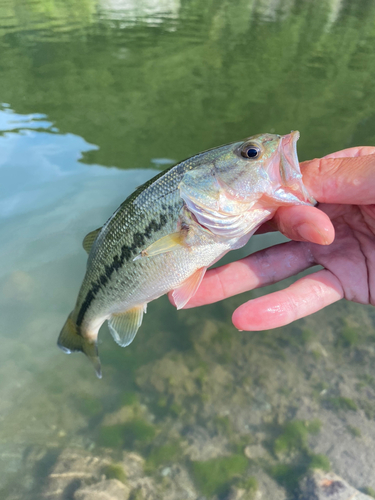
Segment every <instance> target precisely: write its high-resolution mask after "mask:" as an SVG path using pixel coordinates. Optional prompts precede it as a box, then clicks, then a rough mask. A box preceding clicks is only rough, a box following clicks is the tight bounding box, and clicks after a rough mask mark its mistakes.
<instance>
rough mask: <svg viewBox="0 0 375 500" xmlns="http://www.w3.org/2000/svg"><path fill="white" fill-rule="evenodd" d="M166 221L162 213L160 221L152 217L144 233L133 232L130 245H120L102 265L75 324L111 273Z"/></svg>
mask: <svg viewBox="0 0 375 500" xmlns="http://www.w3.org/2000/svg"><path fill="white" fill-rule="evenodd" d="M167 222H168V219H167V217H166V216H165V215H164V214H161V215H160V221H159V222H157V221H156V220H155V219H153V220H152V221H151V222H150V223H149V224H148V225H147V227H146V228H145V230H144V233H143V234H142V233H139V232H137V233H134V235H133V242H132V244H131V245H130V246H128V245H123V246H122V247H121V253H120V255H115V256H114V258H113V261H112V263H111V264H107V265H106V266H105V267H104V274H101V275H100V276H99V278H98V280H97V281H96V282H95V283H93V285H92V287H91V289H90V291H89V292H88V293H87V295H86V297H85V300H84V301H83V303H82V306H81V308H80V310H79V313H78V317H77V325H78V326H81V324H82V321H83V318H84V316H85V314H86V311H87V310H88V308H89V307H90V304H91V302H92V301H93V300H94V298H95V296H96V294H97V293H98V292H99V290H100V289H101V288H103V287H104V286H105V285H106V284H107V283H108V281H109V280H110V279H111V276H112V274H113V273H114V272H115V271H117V270H118V269H120V267H122V266H123V265H124V262H125V261H129V260H130V258H131V257H132V255H134V254H136V251H137V250H138V249H140V248H142V247H144V246H145V243H146V239H149V238H150V237H151V235H152V233H155V232H157V231H160V229H161V228H162V227H164V226H165V225H166V224H167Z"/></svg>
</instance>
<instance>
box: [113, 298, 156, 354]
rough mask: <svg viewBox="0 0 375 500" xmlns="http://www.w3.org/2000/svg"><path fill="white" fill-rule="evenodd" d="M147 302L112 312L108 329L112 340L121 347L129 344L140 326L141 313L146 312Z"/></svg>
mask: <svg viewBox="0 0 375 500" xmlns="http://www.w3.org/2000/svg"><path fill="white" fill-rule="evenodd" d="M146 308H147V304H141V305H140V306H135V307H133V308H132V309H129V310H128V311H125V312H123V313H120V314H112V316H111V318H110V320H109V321H108V326H109V331H110V332H111V335H112V337H113V340H115V342H117V343H118V345H120V346H121V347H126V346H127V345H129V344H131V343H132V342H133V340H134V337H135V336H136V334H137V331H138V328H139V327H140V326H141V323H142V318H143V313H145V312H146Z"/></svg>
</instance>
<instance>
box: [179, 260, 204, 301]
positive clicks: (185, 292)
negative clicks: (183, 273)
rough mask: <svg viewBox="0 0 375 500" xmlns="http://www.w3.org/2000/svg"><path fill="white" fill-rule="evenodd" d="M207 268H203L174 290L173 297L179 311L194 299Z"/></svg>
mask: <svg viewBox="0 0 375 500" xmlns="http://www.w3.org/2000/svg"><path fill="white" fill-rule="evenodd" d="M206 270H207V267H201V268H200V269H198V270H197V271H195V273H194V274H192V275H191V276H189V277H188V278H187V279H186V280H185V281H184V282H183V283H182V284H181V285H180V286H179V287H178V288H176V289H175V290H173V292H172V297H173V300H174V303H175V305H176V307H177V309H182V308H183V307H184V305H186V304H187V303H188V302H189V300H190V299H191V298H192V297H193V295H194V294H195V292H196V291H197V290H198V287H199V285H200V284H201V282H202V279H203V276H204V275H205V273H206Z"/></svg>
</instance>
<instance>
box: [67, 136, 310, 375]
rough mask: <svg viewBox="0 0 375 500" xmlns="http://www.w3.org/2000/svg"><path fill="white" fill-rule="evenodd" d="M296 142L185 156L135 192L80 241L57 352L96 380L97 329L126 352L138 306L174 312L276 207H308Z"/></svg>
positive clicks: (250, 142) (269, 139) (244, 144)
mask: <svg viewBox="0 0 375 500" xmlns="http://www.w3.org/2000/svg"><path fill="white" fill-rule="evenodd" d="M297 139H298V133H297V132H293V133H292V134H289V135H287V136H278V135H275V134H261V135H259V136H254V137H251V138H249V139H247V140H246V141H241V142H237V143H232V144H229V145H225V146H221V147H219V148H214V149H212V150H209V151H206V152H203V153H200V154H198V155H195V156H193V157H192V158H189V159H188V160H185V161H183V162H181V163H179V164H178V165H176V166H174V167H171V168H170V169H168V170H167V171H164V172H161V173H160V174H158V175H157V176H156V177H154V178H153V179H151V180H150V181H148V182H147V183H145V184H144V185H143V186H140V187H139V188H138V189H137V190H136V191H135V192H134V193H133V194H131V195H130V196H129V197H128V198H127V199H126V200H125V201H124V202H123V203H122V204H121V205H120V207H119V208H118V209H117V210H116V212H115V213H114V214H113V215H112V217H110V219H109V220H108V221H107V222H106V223H105V224H104V226H103V227H102V228H101V229H99V230H97V231H96V232H93V233H92V234H91V235H90V234H89V235H88V237H89V238H88V237H86V238H88V239H87V241H88V242H89V243H90V245H92V246H91V248H87V249H88V250H89V251H90V253H89V257H88V261H87V269H86V275H85V277H84V280H83V283H82V286H81V289H80V292H79V294H78V299H77V302H76V306H75V309H74V310H73V311H72V313H71V314H70V316H69V318H68V320H67V322H66V324H65V325H64V328H63V330H62V332H61V334H60V337H59V341H58V344H59V346H60V347H61V348H63V349H64V350H65V351H66V352H73V351H82V352H84V353H85V354H87V355H88V357H89V358H90V359H91V361H92V362H93V364H94V366H95V369H96V372H97V375H98V376H100V375H101V371H100V363H99V358H98V353H97V335H98V331H99V328H100V326H101V325H102V323H103V322H104V321H105V320H108V321H109V327H110V331H111V333H112V335H113V337H114V339H115V340H116V342H118V343H119V344H120V345H122V346H126V345H128V344H129V343H130V342H131V341H132V340H133V338H134V336H135V334H136V332H137V330H138V328H139V326H140V324H141V322H142V315H143V313H144V312H145V310H146V306H147V303H148V302H150V301H152V300H154V299H156V298H158V297H160V296H161V295H163V294H165V293H167V292H169V291H171V290H174V292H173V297H174V300H175V303H176V305H177V306H178V307H183V305H184V304H185V303H186V302H187V301H188V300H189V299H190V298H191V297H192V296H193V295H194V293H195V291H196V289H197V287H198V286H199V283H200V281H201V279H202V278H203V276H204V273H205V270H206V269H207V267H209V266H210V265H212V264H213V263H214V262H216V261H217V260H218V259H219V258H220V257H221V256H222V255H224V254H225V253H226V252H228V251H229V250H231V249H235V248H240V247H241V246H243V245H244V244H245V243H246V242H247V241H248V239H249V238H250V236H251V234H253V232H254V231H255V230H256V229H257V227H259V225H260V224H261V223H263V222H264V221H265V220H267V219H268V218H270V217H271V216H272V215H273V214H274V212H275V211H276V209H277V207H278V206H281V205H288V204H306V203H310V204H311V203H313V200H312V199H311V198H310V197H309V195H308V193H307V192H306V190H305V188H304V186H303V184H302V180H301V174H300V171H299V165H298V160H297V156H296V149H295V143H296V141H297ZM86 238H85V241H86ZM92 241H93V243H92ZM84 244H85V242H84Z"/></svg>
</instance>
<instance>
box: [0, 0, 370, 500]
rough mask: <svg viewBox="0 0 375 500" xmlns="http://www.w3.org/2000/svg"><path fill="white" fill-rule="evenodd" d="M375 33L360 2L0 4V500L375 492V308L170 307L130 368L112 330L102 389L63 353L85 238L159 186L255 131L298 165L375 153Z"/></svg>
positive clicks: (164, 305)
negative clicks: (317, 472) (275, 140)
mask: <svg viewBox="0 0 375 500" xmlns="http://www.w3.org/2000/svg"><path fill="white" fill-rule="evenodd" d="M374 20H375V6H374V4H373V2H370V1H365V0H362V1H354V2H353V1H340V0H333V1H328V0H327V1H319V2H315V1H314V2H312V1H311V2H307V1H306V2H293V1H287V2H284V1H283V2H281V1H280V2H278V1H277V0H276V1H271V0H269V1H267V0H262V1H249V0H246V1H245V0H231V1H229V0H217V1H207V2H198V1H193V0H191V1H187V0H181V1H179V0H160V1H157V0H143V1H141V2H140V1H135V0H113V1H111V0H108V1H105V0H103V1H101V2H92V1H90V0H87V1H85V2H80V3H76V2H73V1H68V2H60V1H54V2H45V1H41V0H39V1H38V0H37V1H33V2H31V1H29V2H22V1H18V2H16V1H14V0H11V1H6V0H0V71H1V78H0V103H2V104H1V105H0V151H1V155H0V169H1V170H0V172H1V186H0V193H1V197H0V217H1V234H2V238H1V243H0V256H1V262H2V266H1V270H0V340H1V349H0V376H1V386H0V418H1V426H0V470H1V474H0V496H1V498H7V499H8V498H9V499H13V500H15V499H30V500H39V499H44V498H45V499H47V498H48V499H49V498H51V499H52V498H57V499H76V500H77V499H78V500H79V499H82V498H90V499H91V498H94V496H93V495H94V493H93V491H99V490H100V489H106V490H107V491H110V488H112V490H111V493H110V495H111V498H114V499H117V498H121V495H122V497H124V496H125V495H126V494H127V493H129V492H130V498H132V499H133V500H135V499H137V500H138V499H141V498H145V499H146V498H149V499H154V498H155V499H156V498H163V499H170V500H177V499H180V498H181V499H184V500H185V499H186V498H192V499H195V498H201V499H202V498H204V497H205V498H207V499H211V498H226V499H229V498H243V499H245V498H251V496H254V495H255V494H256V493H255V492H256V490H258V491H259V492H261V493H262V495H263V498H273V499H276V500H277V499H285V498H294V497H295V496H296V494H297V493H296V492H298V482H299V480H300V479H301V478H302V477H303V476H304V475H306V474H307V473H308V470H310V469H311V468H314V467H316V466H318V465H319V466H320V467H323V468H327V467H328V466H330V467H331V468H332V470H333V471H334V472H336V473H337V474H340V475H341V476H342V477H343V478H344V479H345V480H346V481H348V482H349V483H351V484H352V485H353V486H355V487H356V488H359V489H364V488H369V487H372V488H375V474H374V469H373V463H374V460H375V456H374V451H373V450H374V449H375V447H374V444H375V422H374V418H375V369H374V366H375V364H374V358H375V344H374V340H375V328H374V325H375V314H374V311H373V309H372V308H370V307H364V306H359V305H355V304H349V303H344V302H341V303H339V304H336V305H334V306H332V307H330V308H328V309H326V310H325V311H322V312H320V313H318V314H316V315H314V316H312V317H309V318H306V319H304V320H300V321H298V322H296V323H294V324H292V325H290V326H288V327H285V328H281V329H278V330H275V331H270V332H265V333H246V332H243V333H239V332H237V331H236V330H235V329H234V328H233V327H232V325H231V321H230V318H231V313H232V311H233V310H234V309H235V307H237V306H238V305H239V304H241V303H242V302H244V301H245V300H248V298H250V297H254V296H257V295H258V294H260V293H264V291H256V292H249V293H247V294H243V295H242V296H240V297H235V298H233V299H230V300H227V301H225V302H224V303H222V304H219V305H212V306H208V307H205V308H201V309H199V310H196V311H195V310H194V311H192V310H190V311H180V312H178V313H177V312H176V311H174V310H173V308H172V307H171V306H170V305H169V303H168V301H167V299H166V298H162V299H159V300H158V301H157V302H154V303H152V304H150V307H149V311H148V314H147V315H146V317H145V320H144V324H143V326H142V329H141V330H140V332H139V333H138V335H137V337H136V339H135V341H134V343H133V344H132V345H131V346H130V347H128V348H127V349H120V348H119V347H118V346H116V345H115V344H114V343H113V341H112V340H111V339H110V337H109V334H108V330H107V328H106V327H103V330H102V331H101V334H100V340H101V345H100V351H101V357H102V363H103V372H104V378H103V380H101V381H99V380H97V379H96V378H95V376H94V374H93V371H92V368H91V366H90V365H89V363H88V362H87V360H86V359H85V358H84V357H83V356H81V355H74V356H65V355H64V354H63V353H62V352H60V351H59V350H58V349H57V347H56V345H55V343H56V339H57V335H58V333H59V331H60V328H61V326H62V324H63V323H64V321H65V318H66V315H67V314H68V312H69V311H70V310H71V308H72V306H73V304H74V301H75V297H76V294H77V291H78V289H79V285H80V282H81V280H82V278H83V275H84V269H85V262H86V254H85V252H84V251H83V249H82V248H81V242H82V239H83V237H84V235H85V234H86V233H87V232H89V231H91V230H93V229H95V228H96V227H99V226H100V225H101V224H102V223H103V222H104V221H105V220H106V219H107V218H108V216H109V215H110V214H111V213H112V212H113V211H114V210H115V209H116V208H117V206H118V205H119V204H120V203H121V202H122V201H123V200H124V199H125V197H126V196H127V195H128V194H130V193H131V192H132V191H133V190H134V189H135V187H137V186H138V185H139V184H141V183H143V182H144V181H146V180H147V179H149V178H150V177H152V176H153V175H155V174H156V173H157V171H158V169H162V168H165V167H167V166H169V165H171V164H172V163H173V162H175V161H178V160H181V159H183V158H186V157H188V156H190V155H192V154H194V153H196V152H198V151H201V150H204V149H208V148H210V147H214V146H216V145H219V144H222V143H226V142H230V141H233V140H238V138H241V137H244V136H248V135H251V134H253V133H259V132H261V131H269V132H274V131H275V132H277V133H282V134H284V133H287V132H289V131H290V130H292V129H298V130H300V132H301V139H300V141H299V144H298V149H299V157H300V159H301V160H304V159H307V158H312V157H317V156H321V155H324V154H326V153H329V152H332V151H335V150H339V149H342V148H346V147H350V146H354V145H361V144H368V145H371V144H375V90H374V85H373V82H374V78H375V54H374V51H373V46H374V42H375V28H374V26H375V24H374ZM275 241H276V239H275V237H274V236H261V237H256V238H254V239H252V240H251V243H250V248H248V249H246V251H252V250H254V249H257V248H260V247H262V246H266V245H268V244H270V243H273V242H275ZM244 252H245V251H241V252H239V253H237V254H236V257H238V256H241V255H244V254H245V253H244ZM232 258H234V257H232ZM279 286H280V287H281V286H285V283H283V284H281V285H279ZM266 291H267V290H266ZM113 464H116V465H113ZM124 474H126V476H127V478H126V479H125V476H124ZM111 477H117V478H118V479H120V483H113V482H112V483H108V482H104V481H103V479H105V478H111ZM123 483H125V484H124V486H122V484H123ZM90 485H91V486H90ZM85 488H86V489H85ZM89 488H92V490H91V491H90V490H89ZM116 488H117V490H116ZM241 491H242V493H243V491H245V492H246V493H244V495H245V496H242V497H241V496H240V495H241ZM368 491H370V490H368ZM85 495H86V496H85ZM116 495H117V496H116ZM215 495H217V496H216V497H215ZM231 495H232V496H231ZM235 495H237V496H235ZM246 495H247V496H246ZM95 498H96V497H95ZM98 498H99V497H98Z"/></svg>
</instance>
